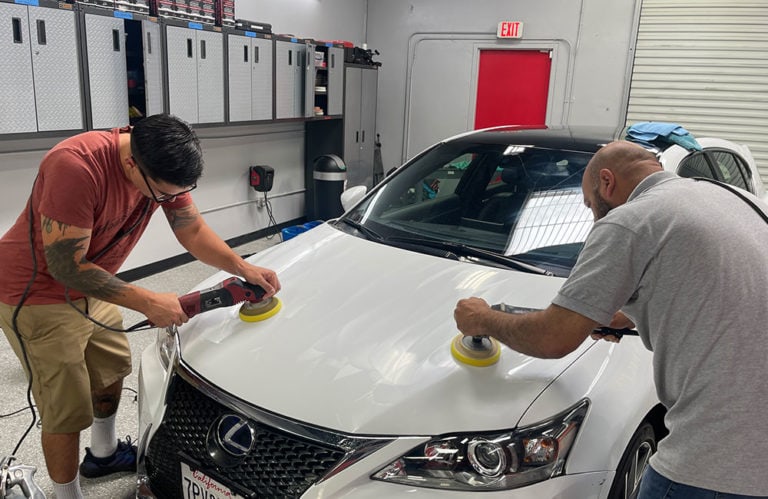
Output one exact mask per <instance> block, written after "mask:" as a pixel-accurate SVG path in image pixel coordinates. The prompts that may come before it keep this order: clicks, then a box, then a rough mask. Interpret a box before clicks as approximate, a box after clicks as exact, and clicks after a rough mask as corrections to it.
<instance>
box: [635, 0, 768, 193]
mask: <svg viewBox="0 0 768 499" xmlns="http://www.w3.org/2000/svg"><path fill="white" fill-rule="evenodd" d="M638 121H669V122H674V123H679V124H681V125H682V126H684V127H685V128H686V129H688V130H689V131H690V132H691V133H693V134H694V136H697V135H698V136H701V137H703V136H716V137H721V138H725V139H729V140H732V141H734V142H737V143H741V144H746V145H748V146H749V148H750V150H751V151H752V154H753V156H754V157H755V160H756V161H757V164H758V166H759V167H760V171H761V174H762V178H763V181H764V182H765V181H768V4H766V2H765V0H729V1H728V2H723V1H722V0H677V1H676V2H670V1H669V0H643V3H642V10H641V14H640V27H639V31H638V38H637V48H636V53H635V62H634V68H633V73H632V83H631V87H630V94H629V108H628V112H627V124H631V123H636V122H638Z"/></svg>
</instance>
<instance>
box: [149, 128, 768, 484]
mask: <svg viewBox="0 0 768 499" xmlns="http://www.w3.org/2000/svg"><path fill="white" fill-rule="evenodd" d="M610 140H612V134H605V133H603V134H601V133H595V132H578V131H574V130H566V129H562V130H553V129H548V130H520V129H516V128H496V129H490V130H484V131H479V132H472V133H469V134H464V135H461V136H458V137H454V138H452V139H448V140H446V141H443V142H441V143H439V144H437V145H435V146H433V147H432V148H430V149H428V150H427V151H424V152H423V153H422V154H420V155H419V156H418V157H416V158H414V159H413V160H411V161H410V162H408V163H407V164H406V165H404V166H402V167H400V168H398V169H397V171H396V172H394V173H393V174H391V175H390V176H388V177H387V178H386V179H385V180H384V181H383V182H382V183H381V184H379V185H378V186H376V187H375V188H374V189H373V190H372V191H371V192H370V193H368V194H366V195H365V196H364V197H363V198H362V199H361V200H360V201H359V202H357V203H356V205H355V206H354V207H352V208H351V209H349V210H348V211H347V213H346V214H344V215H343V216H341V217H340V218H339V219H337V220H333V221H329V222H328V223H325V224H322V225H320V226H318V227H316V228H314V229H312V230H310V231H308V232H306V233H304V234H301V235H299V236H297V237H295V238H292V239H290V240H288V241H286V242H283V243H281V244H279V245H277V246H274V247H272V248H270V249H269V250H266V251H264V252H262V253H259V254H257V255H256V256H253V257H251V259H252V260H253V261H254V263H257V264H258V265H261V266H265V267H269V268H272V269H274V270H275V271H277V273H278V275H279V277H280V280H281V283H282V287H283V289H282V291H281V292H280V294H279V299H280V301H281V303H282V309H280V310H279V312H277V313H276V314H275V315H274V316H272V317H270V318H268V319H266V320H263V321H259V322H244V321H243V320H241V319H240V314H239V307H238V306H232V307H225V308H219V309H216V310H213V311H210V312H207V313H205V314H200V315H197V316H195V317H194V318H193V319H191V320H190V321H189V322H188V323H187V324H186V325H184V326H183V327H181V328H180V329H179V330H178V331H177V332H175V331H166V330H159V331H158V340H157V342H156V345H154V346H152V347H150V348H148V349H147V350H145V351H144V352H143V355H142V359H141V371H140V398H139V401H140V432H141V441H140V444H139V458H140V463H139V468H140V469H139V493H138V495H139V497H157V498H165V499H170V498H185V499H187V498H209V499H210V498H214V497H215V498H223V497H244V498H245V497H249V498H250V497H253V498H256V497H259V498H276V497H297V498H298V497H300V498H356V499H381V498H385V497H400V496H402V497H410V498H414V499H427V498H446V497H448V498H458V497H462V498H464V497H478V498H482V499H490V498H494V497H504V498H531V497H538V498H552V497H562V498H574V499H589V498H611V499H616V498H626V497H631V496H632V495H633V494H634V493H635V492H636V487H637V483H638V480H639V477H640V476H641V474H642V471H643V469H644V467H645V465H646V463H647V461H648V458H649V457H650V455H651V454H652V453H653V452H654V451H655V449H656V443H657V441H658V440H659V439H660V438H663V436H664V435H665V432H666V430H665V428H664V424H663V416H664V412H665V411H664V408H663V407H662V406H661V405H660V404H659V402H658V399H657V398H656V394H655V390H654V386H653V377H652V368H651V353H650V352H648V351H647V350H646V349H645V348H644V347H643V345H642V344H641V342H640V340H639V338H637V337H635V336H625V337H624V338H623V339H622V341H621V342H620V343H618V344H617V343H611V342H606V341H593V340H587V341H585V342H584V343H583V344H582V345H581V346H580V347H579V348H578V349H577V350H575V351H574V352H572V353H571V354H569V355H566V356H565V357H563V358H561V359H555V360H541V359H536V358H532V357H528V356H525V355H522V354H519V353H517V352H515V351H512V350H510V349H508V348H506V347H504V346H502V347H501V350H500V357H499V359H498V361H496V362H495V363H490V365H482V364H480V365H477V364H475V363H473V362H467V361H466V359H465V358H464V359H462V357H461V356H455V355H454V353H453V351H452V348H451V346H452V342H453V340H454V338H455V337H456V335H457V333H458V331H457V330H456V327H455V323H454V320H453V309H454V307H455V304H456V302H457V301H458V300H459V299H461V298H465V297H469V296H479V297H482V298H484V299H485V300H486V301H488V302H489V303H492V304H499V303H505V304H507V305H509V306H513V307H519V308H523V309H543V308H545V307H547V306H548V305H549V303H550V301H551V299H552V298H553V297H554V296H555V294H556V293H557V291H558V289H559V288H560V286H561V285H562V284H563V282H564V280H565V278H566V277H567V276H568V274H569V272H570V269H571V268H572V266H573V265H574V263H575V261H576V257H577V255H578V253H579V251H580V250H581V247H582V243H583V241H584V239H585V237H586V236H587V233H588V232H589V230H590V228H591V225H592V215H591V212H590V211H589V210H588V209H587V208H585V207H584V205H583V199H582V194H581V189H580V186H581V177H582V172H583V169H584V167H585V165H586V164H587V162H588V160H589V159H590V157H591V156H592V155H593V154H594V152H596V151H597V150H598V149H599V148H600V147H601V146H602V145H604V144H605V143H607V142H609V141H610ZM700 143H701V144H702V145H704V146H705V150H704V151H702V152H689V151H686V150H685V149H683V148H682V147H680V146H677V145H675V146H672V147H669V148H662V149H663V150H660V151H659V154H660V158H661V161H662V163H663V164H664V167H665V168H667V169H671V170H678V169H681V168H682V170H681V173H682V174H688V173H690V171H696V172H698V173H697V174H701V173H706V172H707V171H709V172H710V173H711V176H712V177H715V178H719V179H721V180H726V181H729V182H730V183H732V184H735V185H737V186H738V187H741V188H744V189H747V190H750V191H752V192H754V193H756V194H757V195H759V196H761V197H764V196H765V192H764V189H763V186H762V183H761V182H760V178H759V176H758V174H757V169H756V166H755V164H754V160H753V159H752V157H751V155H750V154H749V152H748V150H747V149H746V148H743V147H741V146H736V145H734V144H732V143H729V142H725V141H718V140H713V141H712V142H711V146H712V147H711V150H710V142H709V140H708V139H700ZM704 167H706V169H705V168H704ZM739 178H741V179H742V181H739ZM227 277H228V275H227V274H224V273H219V274H216V275H214V276H212V277H211V278H210V279H208V280H206V281H205V282H202V283H200V285H199V287H198V288H196V289H203V288H207V287H210V286H213V285H214V284H216V283H218V282H221V281H223V280H224V279H225V278H227Z"/></svg>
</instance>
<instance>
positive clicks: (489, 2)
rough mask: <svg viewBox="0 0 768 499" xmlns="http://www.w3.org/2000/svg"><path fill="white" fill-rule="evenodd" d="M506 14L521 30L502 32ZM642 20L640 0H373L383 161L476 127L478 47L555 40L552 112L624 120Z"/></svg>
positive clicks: (553, 117)
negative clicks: (500, 36) (517, 36)
mask: <svg viewBox="0 0 768 499" xmlns="http://www.w3.org/2000/svg"><path fill="white" fill-rule="evenodd" d="M502 20H514V21H522V22H523V23H524V38H523V39H522V40H503V41H498V40H496V37H495V35H496V27H497V25H498V23H499V21H502ZM635 25H636V0H624V1H619V2H617V1H615V0H589V1H587V0H538V1H536V2H531V1H524V0H474V1H471V2H468V1H465V0H369V6H368V46H369V47H370V48H375V49H377V50H378V51H379V52H380V53H381V55H380V56H379V57H378V60H380V61H381V62H382V67H381V71H380V74H379V98H378V103H379V106H378V115H377V131H378V132H379V133H380V134H381V141H382V144H383V146H382V156H383V160H384V170H385V171H386V170H388V169H389V168H390V167H392V166H396V165H397V164H399V163H400V162H402V161H403V160H405V159H407V158H408V157H411V156H413V155H414V154H416V153H418V152H419V150H420V149H421V148H423V147H426V146H427V145H430V144H432V143H434V142H435V141H437V140H439V139H441V138H444V137H445V136H447V135H450V134H453V133H459V132H462V131H465V130H467V129H469V128H471V123H472V115H473V113H474V105H473V104H474V92H475V84H476V67H474V66H473V65H474V64H475V61H476V57H477V54H478V51H479V48H481V47H482V48H499V47H509V48H525V49H537V48H541V49H552V50H553V53H554V58H553V67H552V82H551V83H552V85H551V87H550V99H549V112H548V120H549V122H550V123H565V124H601V125H611V126H613V125H614V124H615V125H617V126H618V124H619V123H620V122H622V121H623V118H622V116H623V113H624V112H625V102H626V88H625V87H626V85H627V75H628V67H629V66H628V64H629V63H630V58H629V52H630V47H631V44H632V43H633V41H634V36H635V35H634V34H635V31H636V29H635ZM440 42H442V43H444V45H445V51H444V52H443V53H442V54H441V53H439V52H438V51H437V50H436V49H435V47H434V45H435V44H437V43H440ZM430 44H431V45H432V47H431V48H427V49H425V47H429V46H430ZM420 54H423V55H425V56H427V57H431V58H432V60H430V61H425V60H424V59H423V58H422V59H418V56H419V55H420ZM438 58H439V59H438ZM412 71H413V72H412ZM430 115H431V116H432V120H431V121H430V120H429V116H430Z"/></svg>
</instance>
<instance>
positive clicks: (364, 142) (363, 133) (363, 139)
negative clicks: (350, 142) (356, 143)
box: [363, 130, 365, 143]
mask: <svg viewBox="0 0 768 499" xmlns="http://www.w3.org/2000/svg"><path fill="white" fill-rule="evenodd" d="M363 143H365V130H363Z"/></svg>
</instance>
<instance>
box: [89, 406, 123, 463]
mask: <svg viewBox="0 0 768 499" xmlns="http://www.w3.org/2000/svg"><path fill="white" fill-rule="evenodd" d="M116 450H117V434H116V433H115V415H114V414H112V415H111V416H110V417H108V418H93V425H92V426H91V454H93V456H94V457H109V456H111V455H112V454H114V453H115V451H116Z"/></svg>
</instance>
